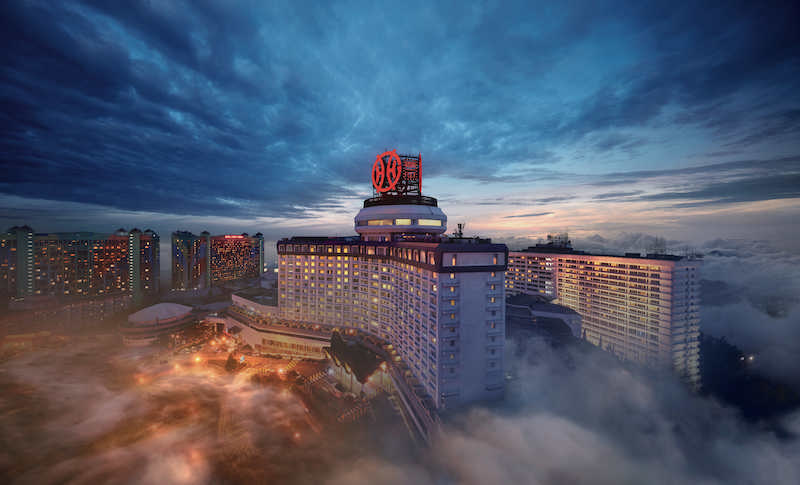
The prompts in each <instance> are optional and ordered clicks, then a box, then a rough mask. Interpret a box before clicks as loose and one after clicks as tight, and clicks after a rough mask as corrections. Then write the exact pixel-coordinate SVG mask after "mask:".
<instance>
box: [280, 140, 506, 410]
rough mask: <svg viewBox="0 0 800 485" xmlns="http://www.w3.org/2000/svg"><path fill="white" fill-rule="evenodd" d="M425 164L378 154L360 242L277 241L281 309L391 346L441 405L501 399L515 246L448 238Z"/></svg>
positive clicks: (358, 227)
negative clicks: (507, 277)
mask: <svg viewBox="0 0 800 485" xmlns="http://www.w3.org/2000/svg"><path fill="white" fill-rule="evenodd" d="M421 162H422V157H421V156H419V155H416V156H410V155H399V154H397V153H396V151H394V150H392V151H388V152H385V153H382V154H380V155H378V156H377V157H376V160H375V163H374V164H373V167H372V185H373V189H374V192H373V197H371V198H369V199H366V200H365V201H364V206H363V208H362V209H361V210H360V211H359V213H358V215H356V217H355V232H356V233H357V234H358V235H357V236H352V237H293V238H290V239H283V240H281V241H279V242H278V258H279V265H278V268H279V273H278V275H279V277H278V281H279V283H278V285H279V298H278V306H279V312H280V315H281V317H282V318H284V319H285V320H288V321H293V322H298V323H302V324H325V325H331V326H334V327H337V328H341V329H343V330H355V331H358V332H361V333H365V334H368V335H372V336H375V337H378V338H380V339H382V340H383V341H384V342H387V343H389V344H390V345H391V346H393V348H395V349H396V350H397V355H398V356H397V357H396V358H397V359H402V360H403V361H404V363H405V364H406V365H407V366H408V368H409V369H410V371H411V372H412V373H413V376H414V378H415V380H416V381H417V382H418V386H419V387H420V388H421V389H424V392H425V393H427V395H428V396H429V397H430V399H431V401H432V402H433V404H434V406H435V407H436V408H438V409H443V408H454V407H458V406H459V405H461V404H465V403H469V402H473V401H478V400H485V399H494V398H499V397H501V396H502V394H503V347H504V343H505V336H504V335H505V334H504V325H505V290H504V286H503V278H504V272H505V269H506V260H507V255H508V248H507V247H506V246H505V245H504V244H492V243H491V241H490V240H488V239H478V238H462V237H448V236H446V235H444V233H445V231H446V229H447V217H446V216H445V214H444V212H443V211H442V210H441V209H440V208H439V206H438V203H437V200H436V199H435V198H433V197H426V196H424V195H422V192H421Z"/></svg>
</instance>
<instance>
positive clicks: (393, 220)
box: [355, 204, 447, 240]
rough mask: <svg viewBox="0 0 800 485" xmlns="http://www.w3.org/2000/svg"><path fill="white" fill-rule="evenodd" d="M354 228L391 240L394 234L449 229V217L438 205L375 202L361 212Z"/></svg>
mask: <svg viewBox="0 0 800 485" xmlns="http://www.w3.org/2000/svg"><path fill="white" fill-rule="evenodd" d="M355 230H356V232H357V233H358V234H360V235H361V237H362V238H365V239H372V240H391V239H392V235H395V234H416V235H426V234H427V235H439V234H443V233H444V232H445V231H446V230H447V216H446V215H445V214H444V212H443V211H442V209H440V208H438V207H436V206H435V205H421V204H420V205H417V204H384V205H373V206H370V207H364V208H363V209H361V210H360V211H359V212H358V215H356V217H355Z"/></svg>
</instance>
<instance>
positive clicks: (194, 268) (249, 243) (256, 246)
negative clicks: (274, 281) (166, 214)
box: [172, 231, 264, 290]
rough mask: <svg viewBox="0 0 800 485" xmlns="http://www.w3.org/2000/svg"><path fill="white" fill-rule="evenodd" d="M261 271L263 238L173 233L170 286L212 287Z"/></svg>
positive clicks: (259, 273)
mask: <svg viewBox="0 0 800 485" xmlns="http://www.w3.org/2000/svg"><path fill="white" fill-rule="evenodd" d="M263 272H264V237H263V236H262V235H261V233H258V234H256V235H255V236H249V235H247V234H225V235H221V236H212V235H211V234H209V233H208V232H207V231H203V232H202V233H200V235H195V234H192V233H191V232H186V231H177V232H173V233H172V289H173V290H195V289H203V288H211V287H212V286H217V285H219V284H221V283H224V282H226V281H233V280H239V279H244V278H257V277H259V276H261V274H262V273H263Z"/></svg>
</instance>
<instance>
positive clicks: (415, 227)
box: [355, 150, 447, 241]
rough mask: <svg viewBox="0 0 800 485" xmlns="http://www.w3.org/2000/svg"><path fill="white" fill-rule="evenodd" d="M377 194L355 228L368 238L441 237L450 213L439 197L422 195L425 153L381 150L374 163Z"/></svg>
mask: <svg viewBox="0 0 800 485" xmlns="http://www.w3.org/2000/svg"><path fill="white" fill-rule="evenodd" d="M372 187H373V189H374V195H373V197H371V198H369V199H367V200H365V201H364V208H363V209H361V210H360V211H359V212H358V215H357V216H356V217H355V229H356V232H357V233H358V234H360V235H361V238H362V239H364V240H367V241H391V240H397V239H411V238H413V239H417V238H420V237H421V238H425V237H431V238H433V237H438V236H439V235H440V234H443V233H444V232H445V231H446V230H447V216H446V215H445V214H444V212H442V210H441V209H440V208H439V206H438V203H437V201H436V199H434V198H433V197H425V196H424V195H422V155H417V156H414V155H398V154H397V151H396V150H392V151H388V152H384V153H381V154H380V155H378V156H377V157H375V163H374V164H373V165H372Z"/></svg>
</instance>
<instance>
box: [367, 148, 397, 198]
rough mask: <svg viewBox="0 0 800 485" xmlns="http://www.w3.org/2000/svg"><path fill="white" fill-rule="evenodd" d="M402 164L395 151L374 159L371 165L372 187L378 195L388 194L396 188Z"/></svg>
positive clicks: (384, 153)
mask: <svg viewBox="0 0 800 485" xmlns="http://www.w3.org/2000/svg"><path fill="white" fill-rule="evenodd" d="M402 171H403V164H402V162H400V157H399V156H398V155H397V150H392V151H390V152H383V153H381V154H380V155H378V156H377V157H375V163H374V164H373V165H372V186H373V187H375V190H377V191H378V192H380V193H383V192H388V191H390V190H393V189H394V188H395V187H397V182H399V181H400V173H401V172H402Z"/></svg>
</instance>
